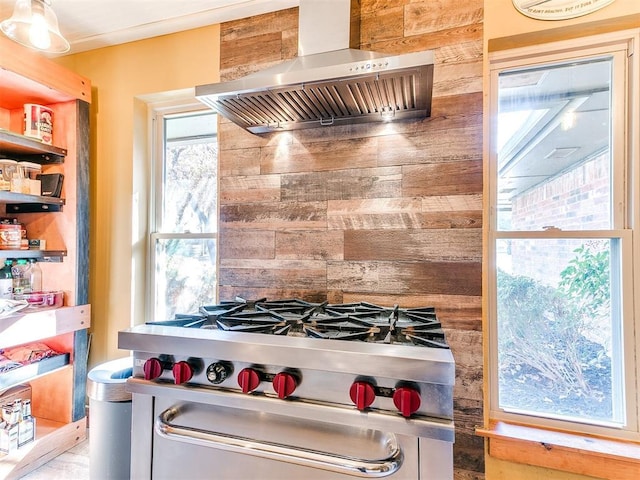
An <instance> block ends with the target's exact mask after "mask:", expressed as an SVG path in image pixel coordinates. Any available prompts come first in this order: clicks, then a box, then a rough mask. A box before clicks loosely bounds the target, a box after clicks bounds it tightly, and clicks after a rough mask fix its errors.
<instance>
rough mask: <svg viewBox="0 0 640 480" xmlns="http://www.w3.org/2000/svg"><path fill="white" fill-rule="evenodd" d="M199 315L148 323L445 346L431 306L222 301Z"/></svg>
mask: <svg viewBox="0 0 640 480" xmlns="http://www.w3.org/2000/svg"><path fill="white" fill-rule="evenodd" d="M200 313H201V315H176V318H175V319H174V320H167V321H164V322H162V321H161V322H148V323H150V324H154V325H166V326H178V327H191V328H209V329H219V330H225V331H230V332H248V333H262V334H270V335H287V336H307V337H310V338H323V339H329V340H349V341H364V342H374V343H389V344H404V345H418V346H426V347H431V348H449V346H448V345H447V342H446V338H445V333H444V330H443V329H442V325H441V324H440V322H439V321H438V318H437V315H436V311H435V308H433V307H421V308H406V309H403V308H399V306H398V305H395V306H394V307H382V306H379V305H375V304H372V303H367V302H360V303H344V304H328V303H327V302H324V303H310V302H305V301H304V300H300V299H296V298H293V299H284V300H269V301H268V300H267V299H265V298H261V299H259V300H255V301H246V300H244V299H241V298H236V300H235V301H231V302H222V303H220V304H219V305H209V306H203V307H201V308H200Z"/></svg>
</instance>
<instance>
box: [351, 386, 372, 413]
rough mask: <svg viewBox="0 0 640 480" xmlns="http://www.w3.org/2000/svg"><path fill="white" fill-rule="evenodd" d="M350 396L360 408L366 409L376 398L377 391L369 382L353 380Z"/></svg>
mask: <svg viewBox="0 0 640 480" xmlns="http://www.w3.org/2000/svg"><path fill="white" fill-rule="evenodd" d="M349 396H350V397H351V401H352V402H353V403H355V405H356V408H357V409H358V410H364V409H365V408H367V407H369V406H371V404H372V403H373V401H374V400H375V399H376V391H375V389H374V388H373V385H371V384H370V383H368V382H353V384H352V385H351V388H350V389H349Z"/></svg>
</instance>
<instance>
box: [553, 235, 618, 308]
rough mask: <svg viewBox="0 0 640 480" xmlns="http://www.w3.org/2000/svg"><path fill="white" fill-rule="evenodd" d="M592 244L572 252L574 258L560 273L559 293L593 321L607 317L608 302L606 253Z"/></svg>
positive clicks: (608, 276) (596, 244) (606, 250)
mask: <svg viewBox="0 0 640 480" xmlns="http://www.w3.org/2000/svg"><path fill="white" fill-rule="evenodd" d="M598 247H599V244H598V243H596V242H591V243H590V244H586V245H582V246H581V247H579V248H577V249H575V250H574V253H575V254H576V256H575V258H573V259H572V260H570V261H569V266H567V268H565V269H564V270H563V271H562V272H561V273H560V277H561V281H560V283H559V284H558V286H559V287H560V289H561V290H562V291H563V292H564V293H565V295H567V297H569V298H570V299H571V300H573V301H574V302H575V304H576V308H578V309H579V310H581V311H583V312H585V313H587V314H590V315H592V316H594V317H600V316H601V315H603V314H608V312H609V307H610V303H611V299H610V293H609V290H610V287H609V285H610V266H609V264H610V261H609V250H608V249H606V248H598Z"/></svg>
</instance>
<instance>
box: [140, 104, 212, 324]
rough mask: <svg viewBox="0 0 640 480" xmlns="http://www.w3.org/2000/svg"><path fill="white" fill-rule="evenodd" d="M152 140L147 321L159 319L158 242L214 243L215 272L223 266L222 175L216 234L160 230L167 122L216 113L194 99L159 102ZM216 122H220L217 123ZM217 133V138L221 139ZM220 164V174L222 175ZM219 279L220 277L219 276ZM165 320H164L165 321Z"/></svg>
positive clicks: (153, 110)
mask: <svg viewBox="0 0 640 480" xmlns="http://www.w3.org/2000/svg"><path fill="white" fill-rule="evenodd" d="M148 112H149V113H148V115H149V137H150V171H151V175H150V176H149V211H148V232H149V233H148V236H147V265H149V268H147V275H146V277H147V278H146V289H145V290H146V292H145V320H146V321H154V320H158V318H156V312H155V306H156V268H155V266H156V248H155V247H156V243H157V241H158V240H166V239H181V240H184V239H186V240H189V239H193V240H199V239H212V240H214V241H215V242H216V264H215V270H216V272H217V273H219V271H220V265H219V259H220V256H219V244H220V243H219V228H218V226H219V219H220V214H219V212H220V202H219V187H220V178H219V174H218V175H216V183H217V185H216V189H217V192H218V193H217V195H218V201H217V202H216V212H215V215H216V218H217V219H218V221H217V222H216V231H215V232H207V233H186V232H184V233H178V232H176V233H167V232H159V231H158V228H159V226H161V225H162V215H163V212H162V208H163V192H162V184H163V178H164V177H163V175H164V166H165V151H166V149H165V134H164V130H165V128H164V123H165V122H164V119H165V118H168V117H172V116H178V115H183V114H189V113H194V114H197V113H200V112H204V113H213V114H215V112H214V111H213V110H211V109H210V108H208V107H207V106H206V105H203V104H202V103H201V102H198V101H197V100H196V99H195V98H194V97H189V98H187V99H178V100H175V101H168V102H158V103H152V104H150V105H149V109H148ZM216 121H218V123H219V120H218V119H217V120H216ZM217 135H218V134H217V133H216V138H217ZM219 169H220V168H219V161H218V172H219ZM216 276H217V275H216ZM217 299H218V282H216V285H215V291H214V300H215V301H217ZM163 320H164V319H163Z"/></svg>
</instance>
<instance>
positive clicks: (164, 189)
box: [149, 108, 218, 320]
mask: <svg viewBox="0 0 640 480" xmlns="http://www.w3.org/2000/svg"><path fill="white" fill-rule="evenodd" d="M216 129H217V119H216V114H215V113H214V112H212V111H211V110H193V109H179V108H173V109H170V110H165V109H163V110H157V111H155V114H154V118H153V137H154V139H155V140H154V145H155V152H154V155H153V161H152V165H153V186H152V190H153V200H152V202H151V205H152V212H151V215H150V219H151V223H152V225H151V229H150V231H151V232H152V233H151V236H150V245H149V252H150V265H151V268H150V277H151V278H150V282H149V285H150V286H151V287H150V289H149V290H150V292H149V297H150V302H149V304H150V309H149V310H150V311H149V316H150V317H151V319H155V320H167V319H172V318H174V317H175V315H176V314H194V313H198V309H199V307H200V306H202V305H210V304H213V303H215V302H216V285H217V260H216V259H217V230H218V221H217V219H218V206H217V203H218V199H217V192H218V177H217V172H218V168H217V163H218V162H217V160H218V146H217V130H216Z"/></svg>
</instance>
